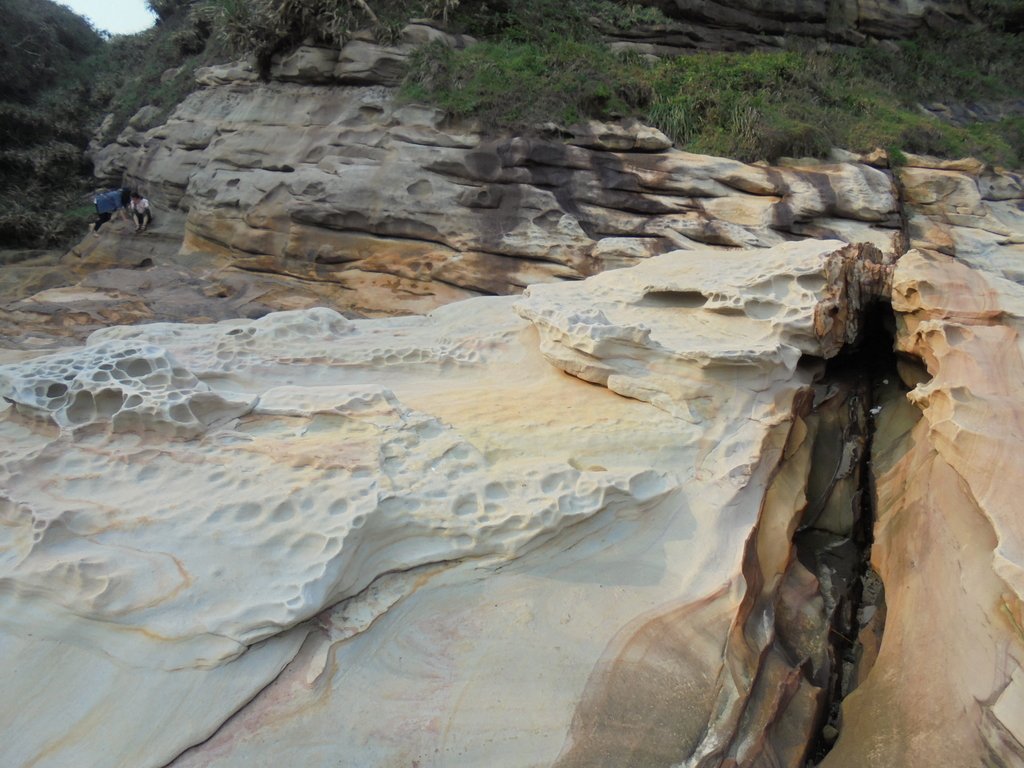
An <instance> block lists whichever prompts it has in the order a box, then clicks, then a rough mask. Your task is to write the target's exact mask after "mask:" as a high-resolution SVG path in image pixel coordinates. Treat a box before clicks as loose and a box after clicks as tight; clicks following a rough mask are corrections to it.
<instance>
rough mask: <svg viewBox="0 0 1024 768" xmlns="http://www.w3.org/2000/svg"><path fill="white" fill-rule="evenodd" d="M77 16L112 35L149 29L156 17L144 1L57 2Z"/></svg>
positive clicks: (83, 0)
mask: <svg viewBox="0 0 1024 768" xmlns="http://www.w3.org/2000/svg"><path fill="white" fill-rule="evenodd" d="M57 2H59V3H60V4H61V5H66V6H67V7H68V8H70V9H71V10H72V11H74V12H75V13H77V14H78V15H79V16H85V17H86V18H87V19H89V21H91V22H92V25H93V26H94V27H96V29H98V30H104V29H105V30H106V31H107V32H110V33H111V34H112V35H125V34H130V33H132V32H141V31H142V30H144V29H146V28H147V27H151V26H152V25H153V22H154V21H156V16H154V15H153V13H152V12H151V11H150V10H149V7H148V6H147V5H146V0H57Z"/></svg>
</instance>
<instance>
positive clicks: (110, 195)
mask: <svg viewBox="0 0 1024 768" xmlns="http://www.w3.org/2000/svg"><path fill="white" fill-rule="evenodd" d="M93 202H94V203H96V213H113V212H114V211H116V210H117V209H118V208H122V207H123V206H122V205H121V190H119V189H113V190H111V191H110V192H103V193H102V194H99V195H97V196H96V199H95V200H94V201H93Z"/></svg>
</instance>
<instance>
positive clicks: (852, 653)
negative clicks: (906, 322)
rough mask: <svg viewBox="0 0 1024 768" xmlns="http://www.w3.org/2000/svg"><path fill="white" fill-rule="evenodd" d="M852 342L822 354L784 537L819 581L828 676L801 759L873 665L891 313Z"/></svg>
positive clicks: (814, 756)
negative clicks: (811, 439)
mask: <svg viewBox="0 0 1024 768" xmlns="http://www.w3.org/2000/svg"><path fill="white" fill-rule="evenodd" d="M863 312H864V314H863V319H864V323H863V329H862V332H861V334H860V337H859V338H858V340H857V341H856V342H855V343H854V344H852V345H849V346H848V347H847V348H846V349H844V350H843V352H841V353H840V354H839V355H838V356H836V357H835V358H833V359H832V360H829V361H828V363H827V365H826V369H825V375H824V376H823V377H822V379H821V381H820V382H819V383H818V384H817V385H816V391H815V398H814V410H813V414H812V418H816V419H818V420H819V424H818V431H817V433H816V436H815V443H814V448H813V457H814V458H813V461H812V468H811V473H810V477H809V478H808V484H807V502H808V503H807V509H806V512H805V514H804V517H803V520H802V522H801V525H800V527H799V529H798V530H797V532H796V535H795V536H794V545H795V546H796V552H797V557H798V559H799V560H800V562H801V563H802V564H803V565H804V566H805V567H806V568H807V569H808V570H810V571H811V572H812V573H814V574H815V575H816V576H817V578H818V581H819V583H820V586H821V594H822V598H823V600H824V606H825V614H826V617H827V618H828V620H829V627H830V628H829V635H830V637H829V646H830V657H831V664H830V668H831V669H830V673H829V676H828V682H827V684H826V700H825V705H824V708H823V709H824V711H823V715H822V722H821V726H820V728H819V729H818V732H817V735H816V736H815V738H814V740H813V741H812V743H811V744H810V746H809V749H808V753H807V765H808V766H813V765H817V764H818V763H819V762H820V761H821V760H822V759H824V757H825V755H827V754H828V752H829V750H830V749H831V748H832V745H833V744H834V743H835V740H836V738H837V737H838V735H839V731H840V729H841V727H842V724H841V719H840V704H841V702H842V700H843V699H844V698H845V697H846V696H847V695H848V694H849V693H850V692H851V691H852V690H853V689H854V688H856V687H857V684H858V682H859V681H860V680H862V679H863V677H864V675H865V674H866V673H867V670H868V669H869V668H870V665H871V663H872V662H873V656H871V657H870V658H864V649H863V646H862V643H861V638H862V636H864V633H871V634H873V636H874V637H876V638H878V637H880V636H881V631H882V627H883V625H884V617H885V598H884V588H883V585H882V583H881V580H880V579H879V578H878V575H877V574H875V573H874V571H873V570H872V569H871V566H870V557H871V545H872V540H873V539H872V535H873V534H872V529H873V526H874V521H875V499H876V494H875V489H874V482H873V474H872V470H871V443H872V436H873V434H874V431H875V426H876V417H878V418H884V415H883V413H882V409H881V407H880V406H879V405H878V395H879V393H880V391H881V390H882V389H883V388H889V389H890V390H891V388H892V387H893V386H897V385H898V383H899V376H898V373H897V367H896V363H897V355H896V353H895V352H894V351H893V336H894V331H895V319H894V316H893V313H892V308H891V307H890V305H889V304H887V303H884V302H878V303H875V304H873V305H871V306H869V307H866V308H865V309H864V310H863Z"/></svg>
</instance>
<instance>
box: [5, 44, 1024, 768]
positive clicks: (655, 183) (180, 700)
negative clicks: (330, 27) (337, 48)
mask: <svg viewBox="0 0 1024 768" xmlns="http://www.w3.org/2000/svg"><path fill="white" fill-rule="evenodd" d="M408 34H409V35H410V37H409V38H408V39H409V41H410V42H409V43H408V44H409V45H411V41H412V40H414V39H416V35H425V34H430V33H429V32H426V31H424V30H422V29H421V30H410V31H409V33H408ZM406 52H407V49H404V48H401V47H400V48H397V49H381V48H375V47H374V46H372V45H371V44H369V43H368V42H366V41H355V43H353V44H351V46H350V47H348V48H346V50H344V51H342V52H340V53H338V52H330V51H325V50H322V49H315V48H305V49H301V50H300V51H298V52H296V53H295V54H294V55H292V56H290V57H289V58H287V59H285V60H282V61H280V62H279V66H278V70H277V72H278V80H277V81H275V82H274V83H271V84H270V85H263V84H260V83H257V82H256V81H255V80H254V78H253V77H252V75H251V74H250V73H248V72H247V71H245V70H244V69H243V68H239V67H235V68H220V69H217V70H209V71H206V72H204V73H203V75H202V77H203V78H204V80H205V82H206V83H207V87H206V88H205V89H204V90H202V91H200V92H198V93H197V94H195V95H193V96H192V97H190V98H189V100H188V101H187V102H186V103H185V104H183V105H182V107H181V108H180V109H179V110H178V111H177V112H176V113H175V115H174V116H173V117H172V119H171V120H170V121H169V122H168V123H167V124H166V125H164V126H159V127H157V128H155V129H153V130H151V131H149V132H147V133H145V134H134V133H131V132H129V133H127V134H125V135H123V136H122V139H121V143H119V145H117V146H116V147H113V148H110V149H108V150H105V151H104V158H105V163H106V166H105V167H106V168H107V169H108V171H107V172H108V173H110V174H112V175H116V174H117V173H119V172H120V169H122V168H123V169H126V171H127V174H128V178H129V179H130V180H131V181H132V182H133V183H135V184H137V185H139V186H140V187H142V188H143V190H144V191H146V192H147V194H148V195H149V197H150V199H151V200H152V201H153V202H154V205H155V207H156V208H157V212H158V219H157V225H156V231H155V233H151V234H147V235H143V236H132V235H131V234H130V233H127V232H125V231H124V227H123V225H118V224H115V225H114V226H113V227H112V228H111V229H110V231H109V232H107V233H106V234H104V235H103V236H101V237H98V238H92V237H89V238H87V239H86V240H85V241H84V242H83V244H82V245H81V246H79V247H78V248H77V249H76V250H75V252H73V253H72V254H69V255H67V256H65V257H63V259H61V260H60V263H58V264H39V263H37V262H36V261H34V260H32V259H27V260H26V261H23V262H20V263H19V264H15V265H11V266H7V267H4V270H3V274H4V276H5V277H6V278H7V283H6V286H7V287H6V288H5V291H6V293H5V296H4V306H3V309H2V314H0V322H2V323H3V325H2V326H0V327H2V328H3V329H4V333H5V335H6V338H7V345H8V346H10V347H12V348H11V349H5V350H2V351H0V361H2V362H5V363H6V365H3V366H0V392H2V394H3V396H4V401H3V405H2V408H3V411H0V434H2V436H3V437H2V439H0V479H2V480H0V515H2V516H3V520H4V525H3V526H0V537H3V538H2V541H3V543H2V545H0V602H2V603H3V606H4V610H3V617H4V618H3V619H2V620H0V646H2V648H3V657H4V658H6V659H18V663H17V664H7V665H3V667H2V668H0V679H2V680H3V682H4V683H5V688H6V690H8V691H9V692H10V694H9V695H8V696H7V697H5V701H6V704H4V705H3V709H0V721H2V722H3V724H4V731H5V733H7V734H10V737H9V738H7V739H5V740H4V742H3V743H2V744H0V763H2V764H4V765H19V766H20V765H37V766H42V765H54V766H60V765H67V764H71V763H74V764H83V765H105V764H116V765H136V766H160V765H168V764H173V765H175V766H259V765H281V764H296V765H310V766H320V765H323V766H326V765H346V766H366V765H396V766H397V765H403V766H409V765H419V766H480V765H488V766H516V767H519V766H526V765H530V766H534V765H536V766H541V765H552V766H596V765H607V766H623V765H630V766H676V765H687V766H722V765H740V766H763V765H785V766H794V767H795V766H802V765H804V764H805V762H806V761H807V760H811V761H813V762H815V763H817V762H821V764H823V765H826V766H879V767H881V766H894V765H899V766H933V765H948V766H963V767H964V768H967V767H968V766H977V765H1008V766H1009V765H1021V764H1024V748H1022V742H1024V704H1022V703H1021V702H1022V700H1024V688H1022V685H1024V681H1022V673H1021V671H1020V668H1021V663H1022V661H1024V631H1022V629H1021V628H1022V626H1024V609H1022V604H1021V595H1022V594H1024V580H1022V576H1021V567H1022V564H1024V553H1022V551H1021V546H1022V545H1021V541H1022V533H1021V530H1020V522H1019V520H1018V517H1019V516H1018V515H1017V514H1016V509H1015V505H1014V503H1013V499H1014V496H1015V493H1016V491H1017V489H1016V486H1017V482H1016V478H1017V477H1018V476H1019V475H1020V473H1019V472H1015V471H1014V467H1015V466H1016V463H1018V460H1017V458H1016V454H1017V453H1018V452H1017V451H1015V450H1014V449H1015V448H1016V447H1017V446H1018V445H1019V444H1020V440H1021V437H1022V436H1021V434H1020V432H1021V427H1020V424H1021V423H1022V422H1024V414H1022V409H1024V402H1022V394H1021V389H1020V381H1021V372H1022V370H1024V363H1022V348H1021V341H1020V328H1019V326H1020V323H1021V317H1022V310H1021V307H1022V306H1024V304H1022V302H1021V288H1020V282H1021V278H1022V274H1021V266H1020V265H1021V264H1024V187H1022V183H1021V178H1020V176H1019V175H1017V174H1014V173H1011V172H1007V171H997V170H993V169H991V168H986V167H983V166H981V165H979V164H976V163H972V162H969V161H963V162H955V163H952V162H946V163H943V162H939V161H934V160H931V159H928V158H910V159H909V164H908V165H907V166H905V167H902V168H900V169H898V170H896V171H893V170H891V169H888V168H886V167H884V162H883V160H884V158H883V157H881V156H879V157H873V158H855V157H844V158H840V157H837V158H836V162H834V163H829V164H810V163H792V164H789V165H786V166H782V167H768V166H761V165H744V164H741V163H736V162H733V161H729V160H724V159H720V158H709V157H700V156H694V155H689V154H686V153H683V152H679V151H677V150H673V149H672V148H670V147H669V146H667V142H665V140H664V139H663V137H660V136H659V135H658V134H657V133H656V132H654V131H652V130H651V129H649V128H645V127H644V126H640V125H614V126H613V125H608V126H605V125H590V126H579V127H573V128H571V129H569V128H555V127H552V129H551V133H550V135H548V136H546V137H544V136H541V137H533V138H529V139H527V138H523V137H510V138H496V137H490V136H486V135H484V134H482V133H480V132H478V131H476V130H474V128H473V126H458V127H453V126H450V125H446V124H445V123H444V122H443V121H442V120H441V119H440V116H439V115H438V114H437V113H435V112H433V111H431V110H426V109H423V108H421V107H416V106H411V105H406V106H401V105H397V104H395V103H394V102H393V101H392V100H391V98H390V92H389V90H388V88H387V86H386V85H384V84H382V83H386V82H387V77H388V75H387V72H388V71H389V69H388V67H389V66H390V65H389V64H388V62H389V61H392V62H393V61H394V59H395V58H396V57H401V56H403V55H405V53H406ZM382 78H383V80H382ZM297 81H302V82H297ZM310 82H315V83H317V84H315V85H313V84H309V83H310ZM360 83H361V84H360ZM524 286H529V287H528V288H526V289H525V292H524V293H523V295H522V296H519V297H515V296H509V297H494V296H492V297H483V296H481V295H480V294H484V293H518V292H520V291H522V290H523V288H524ZM456 299H468V300H466V301H455V300H456ZM328 307H333V309H331V308H328ZM271 309H290V310H294V311H290V312H283V313H274V314H266V316H263V315H264V314H265V313H266V312H268V311H269V310H271ZM336 310H342V313H339V312H338V311H336ZM427 310H430V312H429V314H426V315H414V316H407V317H397V316H393V317H379V318H378V319H357V318H355V315H358V314H366V315H397V314H399V313H403V312H409V311H417V312H419V311H427ZM344 314H348V315H350V317H348V318H346V317H345V316H344ZM240 316H241V317H240ZM228 317H233V318H235V319H230V320H225V321H224V322H220V323H210V322H209V321H211V320H217V319H221V318H228ZM164 319H166V320H170V319H187V320H195V321H204V322H203V323H191V324H183V323H153V322H152V321H153V320H164ZM140 321H150V322H149V323H148V324H142V325H134V323H138V322H140ZM117 323H132V324H133V325H120V326H118V325H117ZM106 326H114V327H106ZM886 329H888V332H889V333H890V334H894V337H893V336H892V335H889V336H886ZM90 331H94V332H93V333H92V334H91V335H90V336H89V337H88V339H87V340H86V339H85V334H86V333H88V332H90ZM19 333H20V334H22V335H21V336H20V337H18V336H17V334H19ZM872 339H874V343H875V344H877V346H872ZM82 342H85V343H84V344H83V343H82ZM894 344H895V346H896V347H897V348H898V352H899V354H898V355H895V356H892V359H888V355H887V354H885V352H886V351H887V350H888V349H891V347H892V346H893V345H894ZM55 345H64V346H65V347H66V348H65V349H61V350H60V351H57V352H52V353H44V351H43V350H44V349H45V348H46V347H49V346H55ZM858 349H859V350H860V353H859V354H860V356H859V357H858V356H857V354H858V353H857V351H856V350H858ZM871 540H873V546H870V550H869V553H868V550H864V549H861V547H867V546H868V545H871V543H872V541H871ZM837 636H838V640H837ZM855 640H856V641H857V642H854V641H855ZM846 694H848V696H847V698H845V699H844V700H843V702H842V705H841V707H840V705H839V703H838V698H839V697H840V696H843V695H846Z"/></svg>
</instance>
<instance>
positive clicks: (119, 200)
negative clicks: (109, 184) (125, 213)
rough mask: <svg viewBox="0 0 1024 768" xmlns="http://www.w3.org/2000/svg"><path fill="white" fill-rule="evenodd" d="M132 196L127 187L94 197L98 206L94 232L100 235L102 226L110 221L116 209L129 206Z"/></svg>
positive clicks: (94, 201)
mask: <svg viewBox="0 0 1024 768" xmlns="http://www.w3.org/2000/svg"><path fill="white" fill-rule="evenodd" d="M130 198H131V193H130V192H129V190H128V189H127V188H123V189H112V190H110V191H109V192H103V193H101V194H99V195H97V196H96V197H95V198H94V199H93V203H94V204H95V206H96V223H95V224H93V227H92V231H93V233H94V234H97V235H98V234H99V232H100V227H102V226H103V225H104V224H106V223H107V222H108V221H110V219H111V217H112V216H113V215H114V213H115V212H116V211H119V210H122V209H124V208H127V207H128V202H129V200H130Z"/></svg>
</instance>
